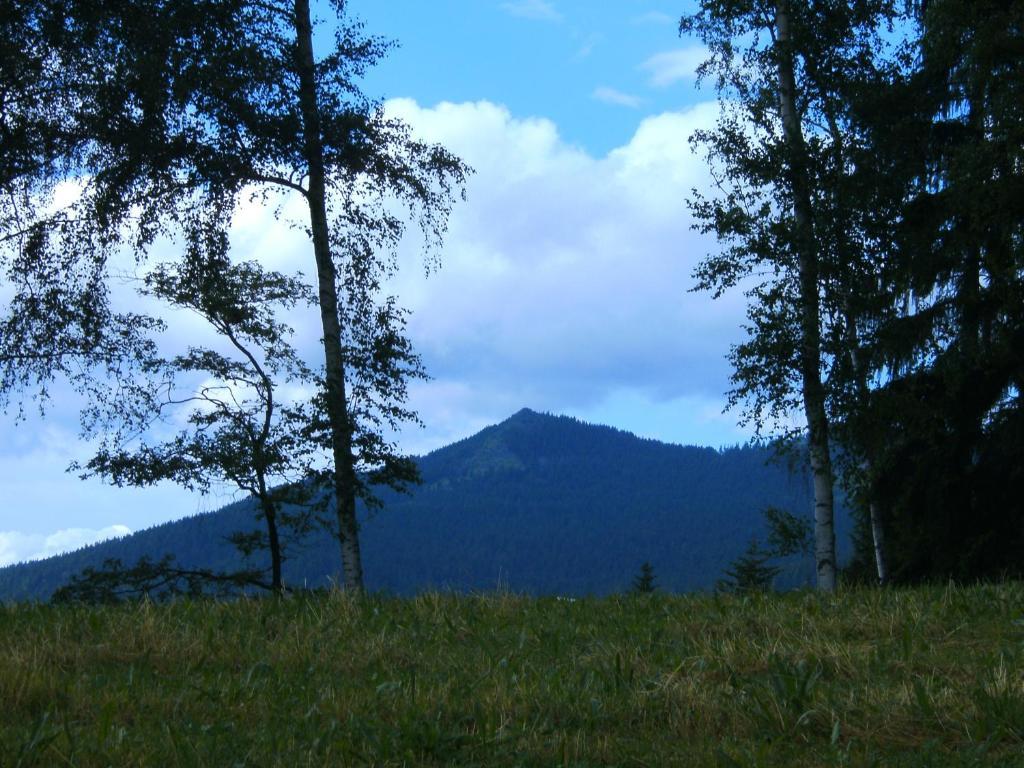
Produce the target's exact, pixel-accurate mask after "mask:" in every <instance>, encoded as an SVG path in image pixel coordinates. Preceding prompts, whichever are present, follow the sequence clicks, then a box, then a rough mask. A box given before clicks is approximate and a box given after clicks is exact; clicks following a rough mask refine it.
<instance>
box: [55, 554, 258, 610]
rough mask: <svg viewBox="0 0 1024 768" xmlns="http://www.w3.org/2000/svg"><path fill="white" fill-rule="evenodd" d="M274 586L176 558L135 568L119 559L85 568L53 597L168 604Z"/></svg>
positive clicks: (252, 575)
mask: <svg viewBox="0 0 1024 768" xmlns="http://www.w3.org/2000/svg"><path fill="white" fill-rule="evenodd" d="M252 587H258V588H260V589H265V590H270V589H274V586H273V585H272V584H270V583H268V582H267V581H265V580H264V573H263V572H261V571H256V570H250V571H234V572H232V573H218V572H216V571H212V570H209V569H205V568H181V567H179V566H178V565H177V564H176V563H175V562H174V555H165V556H164V557H162V558H160V559H159V560H157V561H153V560H151V559H150V558H149V557H146V556H143V557H141V558H139V560H138V562H136V563H135V565H132V566H130V567H125V565H124V563H122V562H121V561H120V560H117V559H110V560H105V561H104V562H103V567H102V568H99V569H96V568H86V569H85V570H84V571H82V573H80V574H78V575H77V576H75V577H73V578H72V579H71V581H70V582H68V583H67V584H66V585H64V586H63V587H61V588H60V589H58V590H57V591H56V592H54V593H53V602H54V603H58V604H59V603H94V604H95V603H117V602H120V601H122V600H126V599H137V598H146V599H154V600H165V599H168V598H171V597H180V596H186V595H187V596H188V597H192V598H195V597H201V596H203V595H220V596H226V595H231V594H237V593H238V592H239V590H244V589H246V588H252Z"/></svg>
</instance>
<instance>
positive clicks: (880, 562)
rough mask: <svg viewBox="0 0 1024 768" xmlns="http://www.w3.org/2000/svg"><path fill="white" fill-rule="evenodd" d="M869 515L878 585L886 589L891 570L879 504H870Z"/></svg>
mask: <svg viewBox="0 0 1024 768" xmlns="http://www.w3.org/2000/svg"><path fill="white" fill-rule="evenodd" d="M868 514H869V515H870V516H871V540H872V541H873V542H874V544H875V567H876V568H877V569H878V585H879V586H880V587H884V586H885V585H886V584H888V583H889V568H888V566H887V565H886V560H885V531H883V530H882V515H881V513H880V512H879V509H878V504H876V503H875V502H874V501H870V502H868Z"/></svg>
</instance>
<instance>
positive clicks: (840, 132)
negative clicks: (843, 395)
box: [680, 0, 887, 591]
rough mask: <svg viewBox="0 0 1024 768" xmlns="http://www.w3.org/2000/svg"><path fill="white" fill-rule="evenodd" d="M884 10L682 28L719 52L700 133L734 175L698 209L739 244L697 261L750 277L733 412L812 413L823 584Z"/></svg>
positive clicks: (720, 12) (783, 14) (775, 13)
mask: <svg viewBox="0 0 1024 768" xmlns="http://www.w3.org/2000/svg"><path fill="white" fill-rule="evenodd" d="M886 14H887V3H884V2H870V3H858V4H855V5H853V6H850V5H848V4H843V3H834V4H833V3H804V2H790V0H773V1H772V2H767V1H765V0H760V1H758V2H753V3H750V2H724V3H722V2H702V3H701V4H700V8H699V10H698V11H697V12H695V13H693V14H690V15H688V16H684V17H683V18H682V20H681V22H680V33H681V34H683V33H688V34H695V35H697V36H698V37H699V38H700V39H701V40H702V41H703V43H704V44H705V45H706V46H707V47H708V49H709V51H710V54H711V56H710V58H709V59H708V61H706V62H705V63H704V64H703V65H702V66H701V68H700V69H699V74H700V76H701V77H702V78H707V77H709V76H714V77H715V82H716V87H717V89H718V91H719V93H720V95H721V99H720V103H721V117H720V119H719V121H718V125H717V127H716V128H715V129H714V130H710V131H698V132H697V133H696V134H695V135H694V136H693V137H692V139H691V140H692V141H693V142H694V143H695V144H697V145H700V146H703V147H704V148H705V150H706V152H707V155H708V157H709V160H710V161H711V162H712V164H713V166H715V168H716V172H717V173H721V174H723V176H722V177H721V178H719V182H720V186H721V188H722V194H721V196H720V197H715V198H707V197H703V196H701V195H699V194H697V193H695V195H694V198H693V199H692V200H691V209H692V211H693V213H694V215H695V217H696V219H697V221H698V227H699V228H700V229H701V231H704V232H713V233H714V234H715V235H716V236H717V237H718V239H719V241H720V242H721V243H723V244H724V245H725V246H727V247H725V248H724V249H723V250H722V251H720V252H719V253H716V254H713V255H711V256H709V257H707V258H706V259H705V260H704V262H702V264H701V265H700V266H699V267H698V269H697V272H696V277H697V281H698V283H697V288H698V289H702V290H708V291H711V292H712V293H713V295H714V296H715V297H718V296H720V295H721V294H722V293H723V292H724V291H726V290H728V289H731V288H734V287H737V286H740V285H743V286H745V287H746V291H747V296H748V297H749V299H750V303H749V305H748V319H749V325H748V326H747V332H748V336H749V339H748V341H746V342H744V343H743V344H740V345H738V346H737V347H735V348H734V349H733V350H732V352H731V355H730V357H731V359H732V362H733V365H734V375H733V382H734V384H735V388H734V389H733V391H732V392H731V393H730V406H734V405H737V404H739V403H741V402H743V403H746V404H747V407H748V410H747V412H746V415H745V418H746V419H748V420H750V421H752V422H753V423H754V424H755V426H756V427H757V429H758V431H759V432H760V431H761V430H763V429H768V430H770V431H775V430H776V429H778V428H779V427H780V425H782V424H785V423H786V422H787V420H788V419H789V418H790V417H791V415H792V414H793V413H795V412H798V411H802V415H803V419H804V423H805V425H806V434H805V436H804V437H805V446H806V451H807V455H808V460H809V463H810V467H811V474H812V479H813V485H814V496H815V505H814V506H815V560H816V571H817V583H818V587H819V588H820V589H823V590H826V591H831V590H834V589H835V583H836V555H835V532H834V496H833V483H834V471H833V457H832V440H833V438H832V435H831V424H830V418H829V412H830V410H833V409H834V403H835V396H834V395H835V392H836V391H837V390H838V385H839V384H840V383H841V377H836V380H835V381H833V379H832V376H831V374H832V373H833V372H834V371H837V370H838V366H837V362H838V361H840V360H842V359H843V358H845V357H847V356H848V355H849V354H850V347H849V344H850V343H851V342H852V341H856V337H855V336H852V335H851V334H850V333H849V332H848V331H849V330H850V328H849V327H848V326H846V325H844V320H846V319H848V318H850V317H851V313H850V312H849V311H844V307H846V308H847V309H848V305H849V300H850V298H851V296H852V295H853V292H852V290H851V287H852V284H853V282H854V281H853V280H852V279H851V277H852V275H854V274H857V269H856V267H857V266H859V265H863V264H865V262H866V261H867V259H866V258H864V257H865V256H867V255H868V254H869V251H868V249H865V248H853V247H850V246H852V245H857V246H860V245H863V244H862V243H845V245H844V244H843V243H837V242H836V241H835V240H834V239H833V238H830V237H829V235H830V230H831V231H835V229H836V225H837V224H840V225H842V224H843V223H844V222H846V223H849V221H848V219H849V217H848V214H847V208H848V207H849V205H850V203H849V201H848V200H847V199H845V198H843V196H842V195H840V194H838V192H840V190H841V189H842V188H843V186H842V185H844V184H845V182H846V180H847V178H848V177H849V176H850V173H849V170H850V164H849V159H848V157H847V154H846V150H845V145H844V133H845V131H846V129H847V128H848V127H849V126H850V124H851V122H852V117H853V115H852V114H851V111H850V109H849V108H848V106H847V102H846V101H845V97H846V96H847V95H848V94H849V90H850V88H851V87H854V86H856V85H858V84H862V83H863V82H864V81H865V79H870V77H871V76H872V75H873V71H874V62H875V58H876V57H875V55H874V53H873V51H874V50H875V48H876V47H878V45H879V35H878V30H879V25H880V24H881V23H882V22H883V21H884V19H885V18H887V16H886ZM845 186H846V188H847V189H849V187H850V185H848V184H846V185H845ZM862 201H863V198H861V199H860V200H858V201H857V202H858V203H861V202H862ZM840 229H841V230H842V231H846V229H844V228H843V227H840ZM855 231H856V230H855ZM839 245H844V247H837V246H839ZM844 331H847V332H844ZM801 433H802V430H783V437H785V438H787V439H789V440H792V439H793V438H795V437H798V436H800V435H801Z"/></svg>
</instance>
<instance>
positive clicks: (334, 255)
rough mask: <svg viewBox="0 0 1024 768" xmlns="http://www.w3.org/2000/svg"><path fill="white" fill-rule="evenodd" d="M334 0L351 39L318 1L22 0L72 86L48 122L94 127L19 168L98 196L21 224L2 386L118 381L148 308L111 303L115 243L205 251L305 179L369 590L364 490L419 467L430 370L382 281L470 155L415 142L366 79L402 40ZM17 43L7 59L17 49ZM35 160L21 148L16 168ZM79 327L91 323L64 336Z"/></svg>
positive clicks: (326, 377) (430, 227)
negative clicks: (317, 14) (241, 211)
mask: <svg viewBox="0 0 1024 768" xmlns="http://www.w3.org/2000/svg"><path fill="white" fill-rule="evenodd" d="M323 8H324V9H325V10H327V11H329V12H330V13H331V14H333V18H332V19H331V20H332V21H333V22H334V25H335V40H334V46H333V47H332V48H330V49H329V51H328V52H327V53H326V54H325V55H323V56H320V57H319V58H317V57H316V56H314V52H313V46H312V24H313V20H312V19H311V18H310V8H309V3H308V2H306V0H300V1H299V2H296V3H291V2H283V0H269V1H268V2H261V3H248V2H243V1H242V0H229V1H228V2H222V1H221V0H175V2H169V3H168V2H163V1H162V0H142V1H141V2H138V3H132V4H130V5H127V6H126V5H123V4H106V3H87V2H70V3H57V2H50V0H25V1H24V2H19V3H15V8H14V9H13V13H12V21H11V26H12V28H13V29H12V32H13V33H17V34H16V35H14V38H13V39H16V40H20V39H22V38H26V39H28V38H31V39H33V40H35V41H36V42H37V43H38V45H39V47H40V49H41V51H42V53H40V54H39V56H40V57H42V59H44V60H45V64H46V71H47V72H49V71H51V69H52V70H53V71H55V72H59V73H62V74H61V75H60V79H59V82H58V83H57V85H56V86H54V87H55V88H58V89H59V88H66V89H68V93H69V94H70V95H69V100H70V102H71V104H72V106H71V107H70V108H68V109H67V110H64V111H59V110H58V111H57V112H56V113H54V114H52V115H50V114H44V115H42V116H41V117H40V118H39V119H40V120H41V121H42V123H43V124H44V127H45V128H46V129H47V131H50V130H51V129H52V130H53V131H54V132H60V131H61V130H63V129H64V124H65V123H67V125H68V126H70V127H69V128H68V129H67V130H68V131H69V132H71V134H72V135H73V136H74V137H75V138H76V140H77V143H75V144H74V146H73V147H72V148H70V149H67V150H66V151H65V150H63V149H61V146H62V145H59V144H58V145H54V146H55V147H57V149H56V150H54V152H55V155H54V160H53V162H47V163H43V164H36V165H34V166H32V168H31V169H29V170H24V171H21V170H18V171H17V172H16V173H13V177H12V178H13V182H12V183H17V184H20V185H21V186H20V187H19V190H21V189H24V190H26V191H25V194H26V195H29V194H36V193H37V192H38V191H39V189H40V188H41V189H43V190H44V191H45V190H47V189H49V188H52V187H53V186H54V185H56V184H58V183H59V182H61V181H68V180H70V181H73V182H74V183H75V184H76V185H77V186H78V187H79V189H80V192H81V194H80V196H79V198H78V199H77V200H76V201H75V202H74V203H72V204H71V205H68V206H65V207H63V208H61V209H60V211H58V213H57V214H55V215H52V216H50V215H48V216H43V217H42V218H40V217H39V216H36V215H35V214H37V213H38V212H39V211H41V210H43V207H42V204H41V203H40V204H37V205H36V207H35V208H34V209H33V210H32V211H31V213H32V214H33V215H32V217H30V221H29V224H27V225H26V226H24V227H22V228H21V229H20V230H18V232H16V233H14V235H13V237H12V239H10V240H9V241H6V240H5V242H9V243H10V244H11V246H10V247H11V249H12V252H13V253H15V254H16V255H17V258H9V259H7V260H5V262H4V266H8V265H10V267H9V269H8V272H9V279H10V282H11V284H12V286H13V287H14V289H15V290H14V293H15V297H14V300H13V303H12V305H11V308H12V309H13V310H15V311H14V312H12V313H11V314H10V320H9V323H8V324H9V325H12V328H11V329H9V330H8V331H7V332H6V338H5V339H4V341H5V342H7V343H6V344H5V347H6V350H10V352H6V350H5V354H7V357H6V358H5V359H4V361H3V362H4V363H5V365H6V366H7V367H6V373H4V371H3V370H0V374H3V375H2V376H0V386H2V387H3V389H2V390H0V395H2V394H5V393H6V392H10V391H16V390H23V389H26V388H30V387H32V386H37V387H43V386H44V385H45V384H46V383H48V382H50V381H53V380H54V379H55V378H59V377H61V376H63V375H66V374H67V373H68V371H69V370H72V371H76V370H78V368H77V367H76V366H79V365H80V364H82V363H83V361H84V363H86V366H85V368H84V373H83V375H82V377H81V378H80V379H74V380H73V383H75V384H76V385H78V386H79V388H86V387H88V388H92V389H96V390H102V389H103V385H104V384H106V383H107V382H108V380H109V379H110V377H111V374H112V373H118V372H120V371H119V368H118V366H124V365H125V364H127V363H131V362H133V361H134V360H135V357H134V356H133V351H134V347H133V346H131V345H128V344H127V342H133V343H134V342H135V339H134V338H133V337H131V336H130V335H129V336H128V337H127V339H126V338H125V337H124V332H122V331H121V329H122V328H124V329H129V330H130V331H131V330H133V329H136V328H143V329H144V328H145V325H144V323H142V322H136V323H133V322H131V320H132V319H131V318H127V319H126V318H122V317H121V316H119V315H117V314H116V313H114V312H113V311H112V310H109V309H108V299H109V285H108V268H107V260H108V257H109V255H110V254H111V253H112V252H113V250H114V248H116V247H117V246H124V247H126V248H127V249H128V250H129V251H130V252H131V254H132V256H134V258H135V259H136V260H137V261H139V262H142V261H144V260H146V258H147V257H148V254H149V251H150V249H151V246H152V245H153V243H154V242H155V240H156V239H157V237H160V236H166V237H168V238H178V239H180V240H181V241H183V242H184V243H185V246H186V249H188V248H190V247H193V246H194V245H195V244H197V243H200V244H202V243H205V242H207V241H208V240H209V239H210V238H215V239H220V240H224V241H226V240H227V237H228V233H229V231H230V228H231V224H232V220H233V217H234V215H235V211H236V210H238V204H239V203H240V202H241V201H243V200H251V201H254V202H262V203H263V204H265V205H267V206H268V207H269V208H271V209H272V210H274V211H276V212H277V213H281V211H282V210H283V209H284V204H285V203H286V202H287V196H288V195H292V196H297V197H298V198H299V200H300V201H301V202H302V203H303V204H304V205H305V207H306V209H307V214H308V215H307V216H306V217H304V220H303V221H300V222H296V223H298V224H299V225H300V226H301V228H302V229H303V230H304V231H306V232H307V233H308V234H309V236H310V245H311V251H312V255H313V259H312V260H311V261H313V262H315V265H316V269H317V291H316V297H317V302H318V304H319V307H320V310H321V320H322V323H323V331H324V333H323V339H324V355H325V366H324V374H323V387H322V392H321V401H320V404H321V405H322V406H323V408H324V410H325V412H326V413H325V417H326V424H327V427H328V430H329V434H330V437H329V443H330V449H331V453H332V455H333V459H334V467H333V472H332V478H331V479H332V480H333V483H334V486H335V491H336V492H335V507H336V509H335V511H336V513H337V516H338V536H339V539H340V541H341V543H342V548H343V550H344V549H346V548H347V551H348V555H350V556H351V559H352V562H347V563H346V567H345V575H346V581H347V582H349V583H350V586H351V587H353V588H359V587H360V585H361V579H362V573H361V565H360V563H359V560H358V538H357V530H356V525H355V518H354V514H355V503H356V499H357V498H358V497H361V496H364V497H372V492H371V491H370V487H369V486H368V485H367V484H366V483H363V482H361V480H360V478H361V477H366V476H371V478H372V480H373V481H378V482H382V483H384V484H385V485H391V486H396V487H403V486H405V485H407V484H408V483H409V482H410V481H412V480H413V479H414V477H413V475H412V474H411V472H412V469H413V467H412V465H411V464H410V463H409V462H408V461H407V460H406V459H405V458H404V457H402V456H400V455H399V453H398V450H397V446H396V444H395V443H394V442H393V441H392V440H389V439H388V438H387V437H386V435H387V434H388V433H389V432H390V431H392V430H394V429H397V428H398V427H399V426H400V425H401V424H403V423H407V422H409V421H415V414H413V413H412V412H411V411H410V410H409V409H408V408H407V407H406V382H407V381H408V380H409V379H410V378H416V377H421V376H423V371H422V367H421V365H420V362H419V358H418V357H417V356H416V355H415V353H414V352H413V351H412V349H411V346H410V344H409V342H408V339H407V338H406V337H405V335H404V323H405V313H404V312H403V311H402V310H401V308H400V307H398V306H397V304H396V302H395V300H394V299H392V298H388V297H386V296H382V295H381V294H382V286H383V284H384V282H385V281H386V280H387V278H389V277H390V276H391V275H392V274H393V272H394V270H395V269H396V267H397V262H396V250H397V247H398V243H399V241H400V240H401V239H402V236H403V233H404V231H405V228H406V225H407V223H408V221H410V220H411V221H414V222H415V223H416V224H417V225H418V226H419V229H420V232H421V233H422V235H423V239H424V243H425V247H426V250H427V253H428V255H430V256H432V257H436V253H437V250H438V247H439V245H440V241H441V238H442V236H443V232H444V229H445V226H446V221H447V215H448V212H449V210H450V208H451V205H452V204H453V202H454V199H455V197H456V196H457V194H458V193H459V192H460V191H461V187H462V183H463V181H464V179H465V176H466V173H467V172H468V169H467V168H466V167H465V166H464V165H463V164H462V163H461V161H459V160H458V159H457V158H455V157H454V156H453V155H451V154H450V153H448V152H447V151H446V150H444V149H443V148H442V147H439V146H435V145H430V144H426V143H424V142H421V141H418V140H417V139H415V138H414V137H413V136H412V134H411V131H410V129H409V127H408V126H407V125H405V124H404V123H403V122H402V121H401V120H398V119H395V118H392V117H389V116H387V115H385V114H384V112H383V109H382V108H381V107H380V105H379V104H376V103H374V102H372V101H371V100H370V99H368V98H367V97H366V96H365V95H364V94H363V93H362V92H361V91H360V90H359V87H358V85H357V79H358V78H359V77H361V76H362V75H363V74H364V73H365V71H366V69H367V68H369V67H371V66H373V65H374V64H375V63H376V62H378V61H379V60H380V59H381V57H382V56H383V55H384V54H385V53H386V51H387V50H388V48H389V45H388V44H387V43H385V42H384V41H382V40H380V39H378V38H373V37H367V36H365V35H364V34H363V32H362V28H361V25H360V24H358V23H355V22H351V21H349V20H348V19H346V18H345V15H344V11H345V3H344V2H343V1H342V0H338V1H337V2H333V3H330V4H327V5H324V6H323ZM18 35H20V36H21V37H18ZM140 40H145V41H146V45H139V41H140ZM4 51H5V53H4V59H3V62H4V65H5V67H6V66H8V60H9V59H10V60H11V61H15V57H11V56H9V55H8V53H7V52H6V51H7V49H6V48H5V49H4ZM16 104H17V105H18V110H21V111H17V110H16V111H15V113H14V117H13V118H12V121H13V124H15V125H18V126H20V125H22V123H24V124H25V125H29V124H31V123H32V120H34V119H35V118H36V117H37V116H36V113H35V112H34V111H33V110H32V108H30V107H29V106H27V105H28V100H27V99H22V100H18V101H17V102H16ZM19 130H20V129H19ZM24 133H25V131H22V132H21V133H19V134H18V135H19V136H20V135H22V134H24ZM46 135H47V136H49V134H48V133H47V134H46ZM7 146H8V145H7V144H6V143H5V145H4V147H5V150H6V149H7ZM12 146H13V145H12ZM33 146H34V145H33ZM15 149H16V147H15ZM47 151H49V150H47ZM47 157H48V156H47ZM16 165H17V164H16V163H12V162H8V160H7V158H5V159H4V161H3V163H0V168H2V169H3V170H4V172H5V173H6V171H7V169H8V168H15V166H16ZM3 180H4V181H5V182H6V181H7V179H6V177H5V178H4V179H3ZM72 222H73V223H74V225H72ZM79 230H82V231H81V232H80V231H79ZM41 279H46V280H47V281H48V282H47V283H46V286H47V287H48V288H50V287H52V286H57V287H59V289H60V290H61V291H63V293H59V292H58V293H56V294H54V293H53V292H52V291H51V292H43V293H42V295H43V296H44V297H47V298H50V297H52V296H56V299H54V300H57V299H59V302H58V303H59V304H60V305H62V306H63V305H67V306H68V307H70V308H72V309H74V308H79V309H80V310H81V312H84V313H85V314H86V317H85V318H84V319H82V320H81V321H80V322H79V319H78V318H77V317H74V316H73V317H71V318H70V319H68V318H62V317H61V316H60V315H57V316H56V317H54V316H52V315H51V313H50V312H48V311H47V307H46V306H39V303H38V301H36V299H35V296H37V295H39V291H38V290H37V288H36V287H35V283H36V282H39V281H40V280H41ZM64 294H67V296H65V295H64ZM67 320H70V322H65V321H67ZM55 323H56V324H55ZM64 326H67V327H68V328H70V329H71V332H72V338H71V340H70V341H69V342H68V343H65V344H63V345H57V344H56V342H55V341H54V340H60V339H62V338H63V337H62V335H61V334H62V333H65V332H64V331H62V330H61V329H62V328H63V327H64ZM79 326H82V327H83V329H84V330H83V331H82V333H77V329H78V328H79ZM86 331H89V332H92V333H93V335H94V336H95V335H98V336H99V338H100V339H105V338H107V337H112V338H113V339H114V341H116V342H118V344H116V345H115V346H114V348H113V349H112V351H110V353H109V355H108V356H102V355H101V356H100V358H99V360H98V363H108V357H109V358H110V359H111V360H112V361H113V362H109V363H108V364H107V367H106V369H103V368H102V367H101V369H100V370H99V371H98V372H95V371H94V370H93V369H95V368H96V364H97V361H95V360H93V357H95V355H96V354H97V352H96V351H97V350H103V349H104V347H103V346H102V345H98V344H97V343H96V340H95V339H94V338H92V337H89V338H86V339H84V340H83V339H81V338H80V337H82V336H83V335H85V334H86ZM76 334H77V335H76ZM142 339H143V341H142V342H140V343H145V341H144V340H145V335H144V334H143V336H142ZM126 346H127V349H126ZM112 368H113V369H114V370H110V369H112ZM123 378H124V379H125V380H128V381H130V380H131V377H130V376H127V375H126V376H124V377H123ZM115 391H116V387H115ZM320 426H321V425H314V427H313V429H314V430H315V431H318V432H319V431H320ZM361 471H364V473H363V474H361ZM367 473H368V474H367Z"/></svg>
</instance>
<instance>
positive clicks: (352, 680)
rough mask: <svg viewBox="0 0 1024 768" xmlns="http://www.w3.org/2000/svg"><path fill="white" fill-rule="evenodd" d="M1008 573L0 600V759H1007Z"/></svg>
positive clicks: (1019, 632) (1022, 593) (626, 762)
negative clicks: (648, 587) (688, 587)
mask: <svg viewBox="0 0 1024 768" xmlns="http://www.w3.org/2000/svg"><path fill="white" fill-rule="evenodd" d="M1022 662H1024V585H1021V584H1005V585H999V586H977V587H968V588H960V587H952V586H951V587H947V588H921V589H915V590H856V591H847V592H841V593H840V594H838V595H837V596H834V597H823V596H819V595H816V594H806V593H803V594H789V595H782V596H776V595H764V596H752V597H729V596H708V595H705V596H681V597H676V596H664V595H658V594H655V595H651V596H636V597H634V596H622V597H613V598H605V599H582V600H578V601H575V602H569V601H563V600H558V599H555V598H542V599H533V598H526V597H518V596H514V595H508V594H497V595H488V596H472V597H465V596H462V597H460V596H452V595H442V594H427V595H423V596H421V597H418V598H416V599H411V600H399V599H390V598H385V597H366V598H362V599H355V598H350V597H348V596H346V595H345V594H341V593H335V594H329V595H320V596H300V597H293V598H290V599H283V600H275V599H261V600H241V601H237V602H228V603H215V602H189V601H181V602H176V603H172V604H168V605H153V604H150V603H140V604H134V605H125V606H116V607H86V606H50V605H42V606H32V605H20V606H6V607H2V608H0V765H3V766H54V765H74V766H108V765H113V766H135V765H147V766H148V765H151V766H217V767H220V766H288V768H297V767H298V766H325V765H375V766H403V765H408V766H412V765H460V766H561V765H564V766H598V765H607V766H611V765H617V766H670V765H680V766H705V765H706V766H818V765H830V766H831V765H836V766H861V765H863V766H947V765H948V766H953V765H956V766H989V765H993V766H1024V663H1022Z"/></svg>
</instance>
